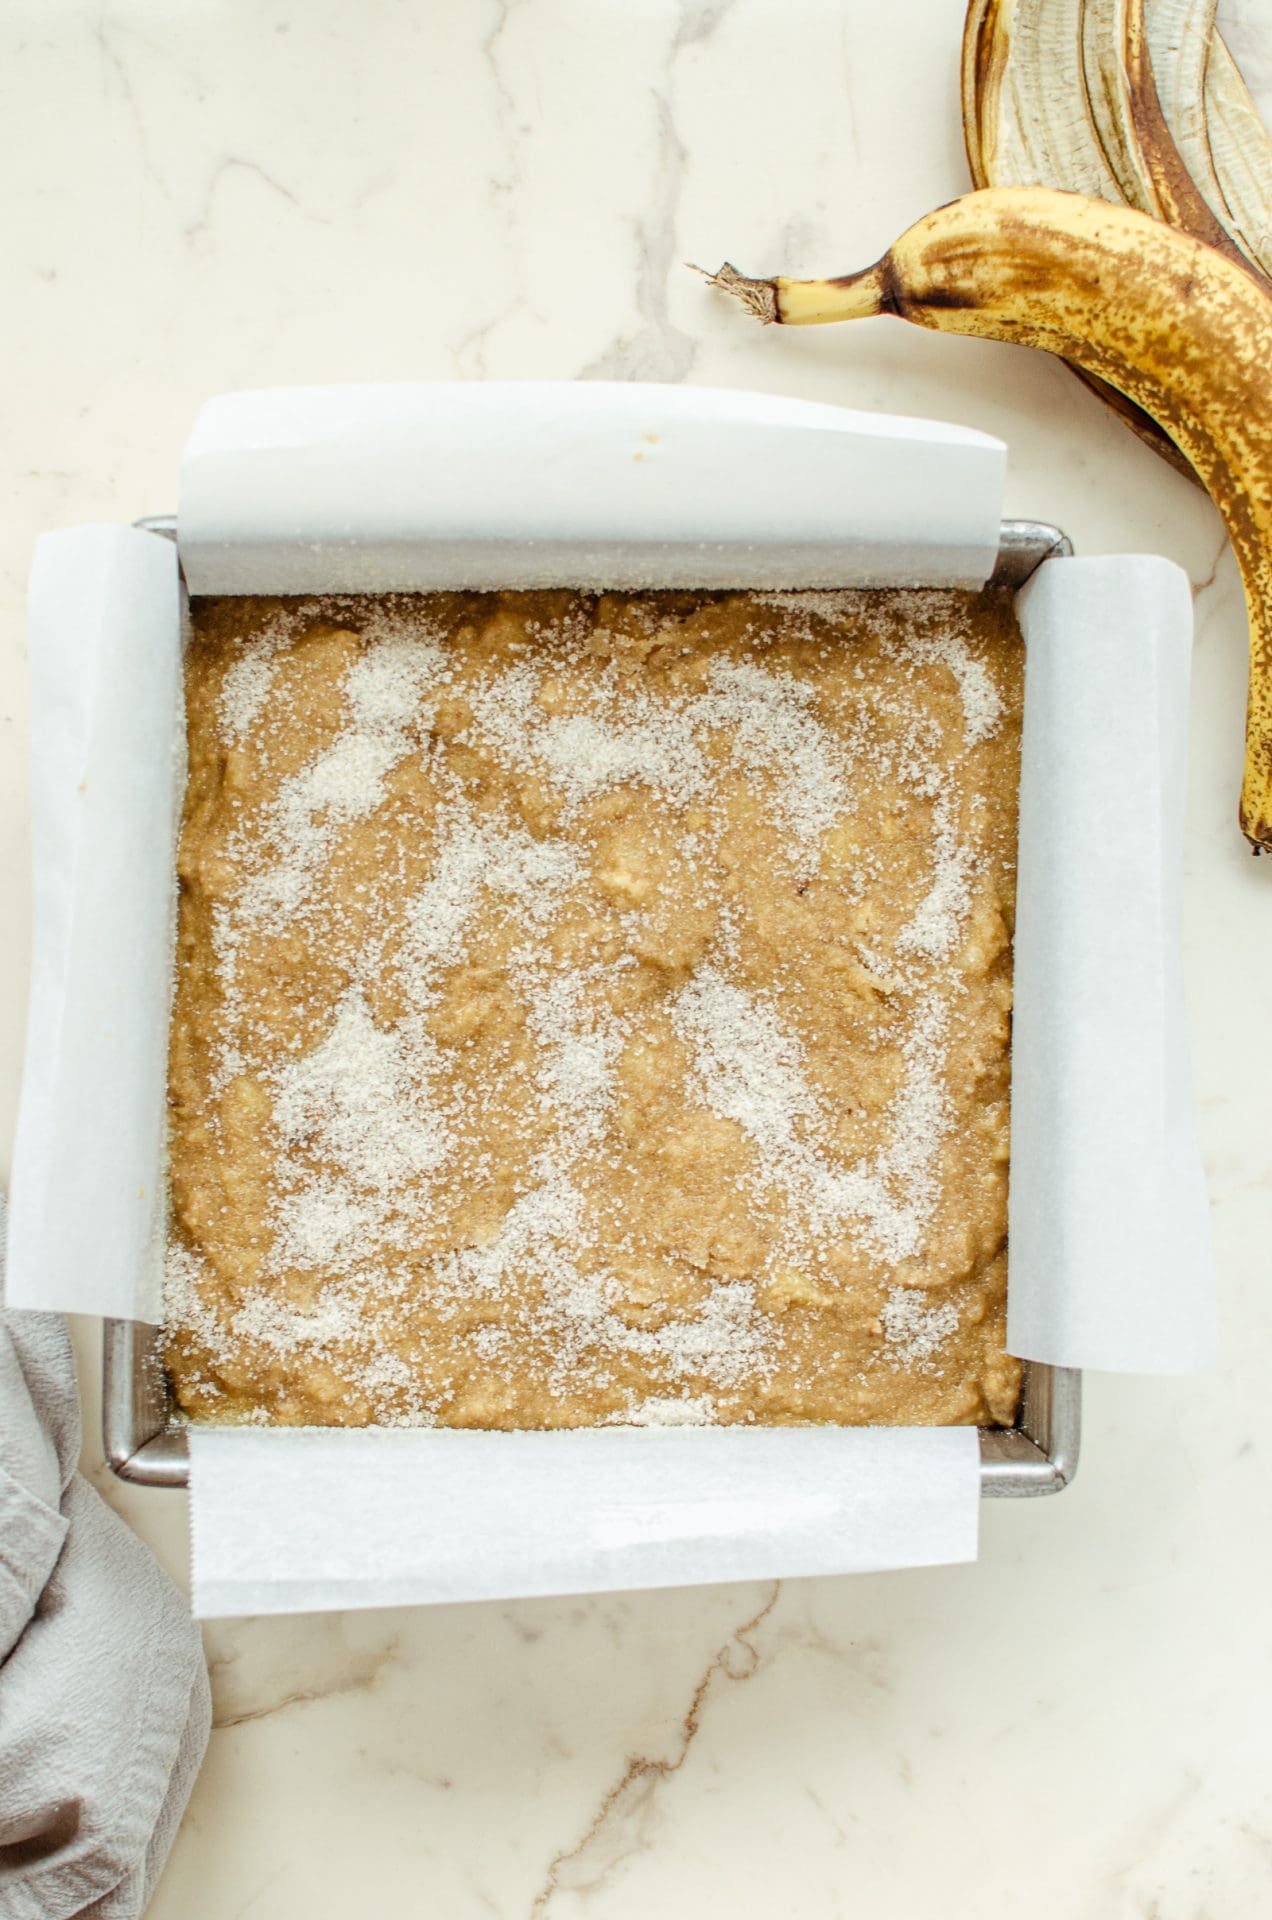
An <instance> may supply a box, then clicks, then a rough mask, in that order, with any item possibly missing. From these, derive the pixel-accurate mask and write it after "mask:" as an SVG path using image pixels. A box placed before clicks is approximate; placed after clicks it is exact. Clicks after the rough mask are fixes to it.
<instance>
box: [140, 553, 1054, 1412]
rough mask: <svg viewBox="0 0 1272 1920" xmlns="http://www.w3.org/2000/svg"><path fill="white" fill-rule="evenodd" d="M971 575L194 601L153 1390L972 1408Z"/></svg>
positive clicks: (997, 951) (991, 840)
mask: <svg viewBox="0 0 1272 1920" xmlns="http://www.w3.org/2000/svg"><path fill="white" fill-rule="evenodd" d="M1022 672H1023V656H1022V648H1021V643H1020V639H1019V635H1018V632H1017V629H1016V627H1015V623H1014V619H1013V616H1012V613H1011V604H1010V596H1008V595H1006V594H1001V593H997V592H994V591H988V592H985V593H982V594H979V595H973V594H958V593H945V592H843V593H798V594H749V593H657V594H647V595H634V594H611V593H604V594H581V593H574V592H564V591H562V592H537V593H498V594H495V593H489V594H476V593H471V594H430V595H410V596H398V597H367V598H354V597H342V598H328V599H292V600H261V599H226V600H205V601H202V602H198V603H196V605H195V608H194V618H193V638H192V643H191V647H190V652H189V658H188V666H187V675H186V696H187V704H188V723H189V756H190V775H189V786H188V791H187V797H186V803H185V816H184V825H183V831H182V837H181V848H180V920H179V939H178V971H177V984H176V1000H175V1009H174V1016H173V1024H172V1043H171V1064H170V1100H171V1157H170V1164H171V1192H172V1203H171V1224H170V1241H169V1254H168V1271H167V1305H168V1336H167V1355H168V1365H169V1368H170V1371H171V1375H172V1378H173V1380H174V1382H175V1387H176V1392H177V1396H178V1399H179V1401H180V1403H181V1405H182V1407H183V1408H184V1409H185V1410H186V1412H187V1413H188V1414H189V1415H190V1416H191V1417H193V1418H196V1419H202V1420H217V1421H245V1420H246V1421H267V1422H279V1423H289V1424H295V1423H312V1424H323V1425H333V1424H334V1425H361V1424H366V1423H388V1424H414V1425H442V1426H461V1427H494V1428H542V1427H570V1426H586V1425H596V1424H606V1423H616V1422H637V1423H643V1424H655V1423H659V1424H667V1423H709V1422H722V1423H727V1422H756V1423H761V1424H784V1423H791V1422H806V1421H831V1422H841V1423H851V1424H861V1423H923V1424H959V1423H969V1422H979V1423H982V1424H995V1423H998V1424H1010V1423H1011V1422H1012V1420H1013V1419H1014V1415H1015V1408H1016V1403H1017V1398H1018V1392H1019V1368H1018V1364H1017V1362H1016V1361H1014V1360H1012V1359H1010V1358H1009V1357H1008V1356H1007V1355H1006V1354H1005V1353H1004V1351H1003V1339H1004V1313H1005V1298H1006V1256H1005V1236H1006V1187H1007V1159H1008V1093H1009V1058H1010V1056H1009V1032H1010V1005H1011V924H1012V904H1013V889H1014V862H1015V845H1016V789H1017V782H1018V773H1019V764H1018V762H1019V730H1020V705H1021V691H1022Z"/></svg>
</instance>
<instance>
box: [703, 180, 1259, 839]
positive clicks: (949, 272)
mask: <svg viewBox="0 0 1272 1920" xmlns="http://www.w3.org/2000/svg"><path fill="white" fill-rule="evenodd" d="M709 277H710V279H711V280H712V284H713V285H715V286H717V287H720V288H722V289H723V290H724V291H726V292H728V293H732V294H735V295H736V296H737V297H738V298H739V299H740V300H741V301H742V302H743V304H744V305H745V306H746V307H747V308H748V309H749V310H750V311H751V312H752V313H753V314H755V315H756V316H757V317H758V318H759V319H761V320H765V321H780V322H783V323H784V324H786V325H787V326H792V325H793V326H810V325H818V324H821V323H822V322H826V321H835V320H859V319H865V318H867V317H869V316H870V315H873V314H895V315H896V316H897V317H898V318H900V319H902V320H909V321H912V322H913V323H914V324H915V325H917V326H921V327H931V328H934V329H935V330H936V331H937V332H942V333H963V334H974V335H978V336H980V337H981V338H984V339H990V340H1006V341H1011V342H1013V343H1014V344H1016V345H1018V346H1025V347H1041V348H1043V349H1044V350H1045V351H1046V352H1048V353H1055V354H1059V355H1061V356H1062V357H1063V358H1064V359H1066V360H1070V361H1073V362H1076V364H1077V365H1078V366H1080V367H1082V368H1084V369H1085V370H1086V371H1087V372H1088V373H1091V374H1094V375H1095V376H1096V377H1097V378H1098V379H1100V380H1105V381H1107V382H1108V383H1109V385H1110V386H1113V387H1116V388H1117V390H1118V391H1119V392H1120V393H1123V394H1125V395H1126V396H1127V398H1128V399H1130V400H1133V401H1134V402H1135V403H1136V405H1137V406H1140V407H1142V408H1144V410H1145V412H1147V413H1148V414H1150V415H1151V416H1152V418H1153V419H1154V420H1155V421H1157V422H1158V424H1159V425H1160V426H1161V427H1163V428H1164V429H1165V431H1166V432H1167V433H1168V434H1169V435H1170V437H1171V439H1172V440H1173V441H1174V442H1175V444H1176V446H1178V447H1179V448H1180V449H1181V450H1182V451H1183V453H1184V454H1186V456H1187V458H1188V459H1189V461H1190V462H1191V463H1192V466H1193V467H1194V468H1195V470H1196V472H1197V473H1198V474H1199V476H1200V477H1201V480H1202V482H1203V483H1204V485H1205V487H1206V489H1207V491H1208V492H1209V494H1210V496H1211V498H1212V500H1213V501H1214V503H1215V505H1216V507H1217V508H1218V509H1219V512H1220V514H1221V515H1222V516H1223V519H1224V523H1225V525H1226V526H1227V529H1228V534H1229V537H1230V538H1231V541H1232V545H1233V548H1234V550H1235V552H1236V556H1237V561H1238V564H1239V566H1240V568H1241V576H1242V580H1243V582H1244V585H1245V595H1246V606H1247V610H1248V613H1249V619H1250V687H1249V699H1248V705H1247V712H1246V759H1245V778H1244V782H1243V785H1242V789H1241V808H1240V819H1241V828H1242V831H1243V832H1244V833H1245V835H1246V837H1247V839H1248V840H1249V841H1250V843H1251V845H1252V846H1253V848H1254V849H1255V851H1256V852H1259V851H1261V850H1263V849H1264V848H1267V849H1269V850H1272V295H1269V293H1268V292H1267V291H1265V288H1264V286H1263V284H1261V282H1260V281H1259V280H1258V279H1257V278H1256V277H1255V276H1254V275H1253V274H1251V273H1249V272H1248V271H1246V270H1245V268H1244V267H1241V266H1238V265H1235V264H1234V263H1233V261H1232V260H1231V259H1229V258H1227V257H1226V256H1225V255H1224V254H1222V253H1219V252H1218V251H1216V249H1214V248H1213V247H1209V246H1207V245H1206V244H1205V243H1204V242H1203V241H1200V240H1196V239H1194V238H1193V237H1192V236H1191V235H1190V234H1186V233H1181V232H1179V231H1177V230H1176V229H1174V228H1172V227H1168V226H1166V225H1164V224H1163V223H1162V222H1161V221H1160V220H1155V219H1153V218H1152V217H1150V216H1149V215H1148V214H1145V213H1140V212H1138V211H1136V210H1135V209H1134V208H1131V207H1125V206H1112V205H1109V204H1108V203H1107V202H1105V201H1102V200H1094V199H1088V198H1086V197H1085V196H1084V195H1082V194H1076V193H1060V192H1056V191H1054V190H1052V189H1050V188H1047V187H990V188H986V189H985V190H983V191H981V192H979V193H970V194H966V195H965V196H964V197H963V198H962V199H961V200H955V201H953V202H952V203H951V204H950V205H949V206H946V207H940V208H938V209H937V211H936V212H935V213H930V214H928V215H926V217H925V218H924V219H922V220H920V221H918V222H917V223H916V224H915V225H914V226H912V227H911V228H910V229H909V231H908V232H907V233H904V234H902V236H901V238H900V239H899V240H898V241H897V242H896V243H895V245H894V246H892V247H890V248H889V250H888V252H887V253H886V254H885V255H884V256H883V258H882V259H881V260H878V261H876V262H875V264H874V265H873V266H871V267H866V268H864V269H863V270H862V271H861V272H859V273H850V274H843V275H840V276H838V277H837V278H834V279H829V280H791V279H785V278H782V277H781V276H778V277H777V278H774V279H768V280H755V279H748V278H747V277H746V276H744V275H742V274H740V273H738V272H737V270H736V269H735V268H733V267H730V266H727V265H726V266H724V267H722V268H721V269H720V271H719V273H717V274H714V275H711V276H709Z"/></svg>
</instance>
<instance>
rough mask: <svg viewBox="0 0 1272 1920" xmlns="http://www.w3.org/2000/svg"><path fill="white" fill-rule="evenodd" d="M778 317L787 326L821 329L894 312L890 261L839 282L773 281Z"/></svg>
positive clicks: (876, 263) (864, 269)
mask: <svg viewBox="0 0 1272 1920" xmlns="http://www.w3.org/2000/svg"><path fill="white" fill-rule="evenodd" d="M772 284H773V288H774V291H775V292H776V295H777V318H778V319H779V320H780V321H782V322H783V324H784V325H786V326H788V327H820V326H824V325H827V324H829V323H830V322H832V321H835V320H869V319H870V318H871V316H872V315H874V314H876V313H891V312H892V311H893V308H892V303H891V301H890V299H889V295H888V288H889V276H888V272H887V261H886V260H876V262H875V264H874V265H873V267H863V269H862V270H861V272H860V273H846V274H843V275H841V276H840V277H839V278H838V279H836V280H782V279H778V280H774V281H773V283H772Z"/></svg>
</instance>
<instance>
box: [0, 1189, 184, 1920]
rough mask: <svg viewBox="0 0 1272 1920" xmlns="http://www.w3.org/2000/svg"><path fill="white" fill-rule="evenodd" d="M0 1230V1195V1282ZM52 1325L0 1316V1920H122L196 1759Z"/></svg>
mask: <svg viewBox="0 0 1272 1920" xmlns="http://www.w3.org/2000/svg"><path fill="white" fill-rule="evenodd" d="M4 1231H5V1218H4V1203H3V1199H2V1198H0V1278H2V1265H3V1242H4ZM79 1447H80V1416H79V1397H78V1392H77V1389H76V1383H75V1371H74V1366H73V1363H72V1357H71V1343H70V1338H69V1336H68V1334H67V1331H66V1325H65V1323H64V1321H63V1320H62V1319H61V1317H60V1316H59V1315H57V1314H51V1313H9V1312H7V1311H4V1310H3V1309H0V1916H3V1920H71V1916H72V1915H80V1916H92V1920H133V1916H135V1915H138V1914H140V1913H141V1912H142V1910H143V1909H144V1907H145V1904H146V1902H147V1900H148V1899H149V1897H150V1894H151V1891H152V1889H153V1887H154V1884H155V1881H156V1880H157V1878H158V1876H159V1871H160V1869H161V1868H162V1866H163V1863H164V1860H165V1859H166V1857H167V1853H168V1848H169V1847H170V1846H171V1844H172V1839H173V1835H174V1834H175V1832H176V1829H177V1822H178V1820H179V1819H180V1817H181V1814H182V1812H183V1810H184V1808H185V1804H186V1801H187V1799H188V1798H189V1794H190V1788H191V1787H192V1785H193V1784H194V1777H195V1775H196V1773H197V1772H198V1770H199V1764H200V1762H201V1761H202V1759H203V1753H204V1749H205V1747H206V1746H207V1741H208V1731H209V1727H210V1724H211V1699H210V1695H209V1690H208V1677H207V1669H206V1667H205V1665H204V1661H203V1653H202V1649H201V1646H200V1642H199V1636H198V1633H197V1630H196V1629H195V1626H194V1624H193V1622H192V1620H191V1619H190V1613H189V1609H188V1607H187V1606H186V1603H185V1601H184V1600H183V1599H182V1597H181V1595H180V1594H179V1593H178V1592H177V1589H176V1588H175V1587H174V1586H173V1584H172V1582H171V1581H170V1580H169V1579H168V1577H167V1575H166V1574H165V1573H163V1572H162V1570H161V1569H160V1567H159V1566H158V1564H157V1562H156V1561H155V1559H154V1556H153V1555H152V1554H151V1553H150V1551H149V1549H148V1548H147V1547H145V1546H144V1545H143V1544H142V1542H141V1541H140V1540H139V1539H138V1538H137V1536H136V1535H135V1534H134V1533H132V1532H130V1530H129V1529H128V1528H127V1527H126V1526H125V1525H124V1523H123V1521H122V1520H120V1519H119V1518H118V1516H117V1515H116V1514H114V1513H112V1511H111V1509H110V1508H109V1507H108V1506H107V1505H106V1504H105V1502H104V1501H103V1500H102V1499H101V1498H100V1497H99V1495H98V1494H97V1493H96V1492H95V1491H94V1489H93V1488H92V1487H91V1486H90V1485H89V1484H88V1482H87V1481H86V1480H85V1479H84V1477H83V1475H82V1474H80V1473H78V1472H77V1471H76V1464H75V1463H76V1460H77V1457H78V1454H79Z"/></svg>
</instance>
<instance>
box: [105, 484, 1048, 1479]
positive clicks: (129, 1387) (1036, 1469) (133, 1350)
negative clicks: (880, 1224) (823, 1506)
mask: <svg viewBox="0 0 1272 1920" xmlns="http://www.w3.org/2000/svg"><path fill="white" fill-rule="evenodd" d="M136 524H137V526H139V527H142V528H144V529H146V530H147V531H149V532H151V533H158V534H162V535H164V536H165V537H167V538H169V539H172V540H175V539H176V537H177V523H176V520H175V518H174V517H172V516H160V517H157V518H153V519H145V520H139V521H137V522H136ZM1072 551H1073V548H1072V546H1071V544H1070V542H1069V540H1068V538H1067V536H1066V535H1065V534H1063V533H1061V532H1060V530H1059V529H1058V528H1056V527H1052V526H1047V525H1046V524H1044V523H1042V522H1040V521H1034V520H1005V521H1004V522H1003V523H1002V529H1001V534H1000V539H999V547H998V562H997V565H996V567H995V569H994V573H993V575H992V578H991V581H990V584H991V585H994V586H1003V587H1012V588H1020V587H1022V586H1023V585H1024V584H1025V582H1026V580H1028V579H1029V577H1030V575H1031V574H1032V573H1034V572H1035V570H1036V569H1037V568H1038V567H1040V566H1041V565H1042V563H1043V561H1044V560H1049V559H1052V558H1053V557H1056V556H1058V555H1063V554H1071V553H1072ZM182 591H183V600H184V587H183V590H182ZM103 1335H104V1337H103V1379H102V1430H103V1431H102V1438H103V1445H104V1449H105V1455H106V1460H107V1463H108V1464H109V1466H110V1468H111V1470H112V1471H113V1472H114V1473H116V1474H117V1475H118V1476H119V1478H120V1479H121V1480H127V1481H129V1482H131V1483H132V1484H133V1485H135V1486H143V1487H184V1486H186V1485H187V1484H188V1481H189V1452H188V1448H187V1444H186V1428H185V1424H184V1422H183V1421H182V1420H181V1418H180V1416H179V1415H178V1412H177V1409H176V1405H175V1402H174V1400H173V1397H172V1392H171V1388H170V1385H169V1382H168V1378H167V1375H166V1373H165V1371H164V1365H163V1331H162V1329H161V1328H159V1327H153V1326H149V1325H146V1324H143V1323H142V1322H140V1321H135V1320H106V1321H105V1322H104V1323H103ZM1081 1420H1082V1375H1081V1373H1080V1372H1079V1371H1078V1370H1077V1369H1076V1368H1072V1367H1053V1366H1047V1365H1044V1364H1042V1363H1041V1362H1039V1361H1026V1362H1025V1363H1024V1378H1023V1386H1022V1391H1021V1400H1020V1410H1019V1413H1018V1415H1017V1422H1016V1425H1015V1426H1014V1427H985V1428H982V1429H981V1433H980V1463H981V1464H980V1482H981V1495H982V1498H984V1499H1000V1500H1001V1499H1030V1498H1036V1497H1038V1496H1039V1495H1042V1494H1048V1493H1059V1492H1060V1491H1061V1490H1062V1489H1063V1488H1064V1487H1066V1486H1068V1484H1069V1482H1070V1481H1071V1480H1072V1478H1073V1476H1074V1474H1075V1472H1076V1471H1077V1464H1078V1449H1079V1443H1080V1438H1081Z"/></svg>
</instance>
